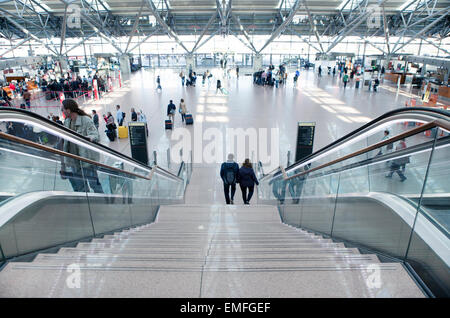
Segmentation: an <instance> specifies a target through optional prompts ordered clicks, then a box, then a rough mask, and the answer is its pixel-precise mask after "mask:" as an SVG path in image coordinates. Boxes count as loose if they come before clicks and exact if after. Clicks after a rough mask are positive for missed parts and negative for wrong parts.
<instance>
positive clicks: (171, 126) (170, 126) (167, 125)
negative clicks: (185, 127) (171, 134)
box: [165, 120, 173, 129]
mask: <svg viewBox="0 0 450 318" xmlns="http://www.w3.org/2000/svg"><path fill="white" fill-rule="evenodd" d="M165 126H166V129H172V128H173V123H172V121H171V120H166V121H165Z"/></svg>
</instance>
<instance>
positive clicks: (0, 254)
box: [0, 244, 6, 264]
mask: <svg viewBox="0 0 450 318" xmlns="http://www.w3.org/2000/svg"><path fill="white" fill-rule="evenodd" d="M0 256H1V258H0V264H2V263H4V262H5V261H6V257H5V253H3V248H2V244H0Z"/></svg>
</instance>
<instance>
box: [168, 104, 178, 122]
mask: <svg viewBox="0 0 450 318" xmlns="http://www.w3.org/2000/svg"><path fill="white" fill-rule="evenodd" d="M176 110H177V107H176V106H175V104H174V103H173V101H172V100H170V103H169V105H167V116H168V117H169V119H170V120H172V123H175V112H176Z"/></svg>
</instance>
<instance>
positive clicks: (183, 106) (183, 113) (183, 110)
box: [178, 99, 187, 123]
mask: <svg viewBox="0 0 450 318" xmlns="http://www.w3.org/2000/svg"><path fill="white" fill-rule="evenodd" d="M178 109H179V111H180V114H181V122H183V123H184V119H185V118H186V113H187V108H186V103H185V102H184V99H181V100H180V106H179V108H178Z"/></svg>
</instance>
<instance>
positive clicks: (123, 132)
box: [119, 126, 128, 139]
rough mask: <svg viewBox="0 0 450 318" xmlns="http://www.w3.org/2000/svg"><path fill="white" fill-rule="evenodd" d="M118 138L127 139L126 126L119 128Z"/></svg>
mask: <svg viewBox="0 0 450 318" xmlns="http://www.w3.org/2000/svg"><path fill="white" fill-rule="evenodd" d="M119 138H120V139H122V138H128V129H127V126H119Z"/></svg>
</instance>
